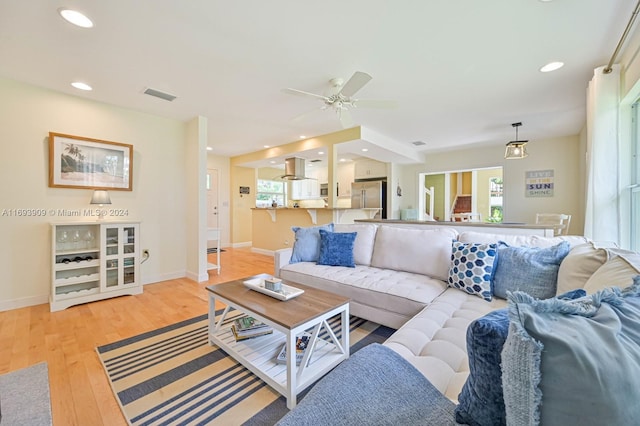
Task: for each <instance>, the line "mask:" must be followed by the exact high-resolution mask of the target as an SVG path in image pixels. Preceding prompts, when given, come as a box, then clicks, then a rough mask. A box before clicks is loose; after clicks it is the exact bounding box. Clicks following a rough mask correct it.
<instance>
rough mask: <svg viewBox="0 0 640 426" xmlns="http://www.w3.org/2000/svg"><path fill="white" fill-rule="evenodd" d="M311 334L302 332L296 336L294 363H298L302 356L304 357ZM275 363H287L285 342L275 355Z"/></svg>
mask: <svg viewBox="0 0 640 426" xmlns="http://www.w3.org/2000/svg"><path fill="white" fill-rule="evenodd" d="M310 338H311V336H309V335H308V334H303V335H302V336H299V337H298V338H296V365H300V363H301V362H302V357H304V353H305V351H306V350H307V346H308V345H309V339H310ZM276 363H278V364H286V363H287V344H286V343H285V344H284V345H282V349H280V352H279V353H278V356H277V357H276Z"/></svg>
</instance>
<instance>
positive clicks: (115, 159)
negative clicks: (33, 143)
mask: <svg viewBox="0 0 640 426" xmlns="http://www.w3.org/2000/svg"><path fill="white" fill-rule="evenodd" d="M49 186H50V187H54V188H78V189H107V190H121V191H131V190H132V188H133V145H127V144H124V143H119V142H109V141H103V140H100V139H91V138H85V137H80V136H72V135H65V134H62V133H54V132H49Z"/></svg>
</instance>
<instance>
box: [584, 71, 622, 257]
mask: <svg viewBox="0 0 640 426" xmlns="http://www.w3.org/2000/svg"><path fill="white" fill-rule="evenodd" d="M603 69H604V67H600V68H596V69H595V70H594V72H593V79H592V80H591V82H589V87H588V88H587V158H586V160H587V165H586V172H587V185H586V187H587V188H586V189H587V194H586V211H585V221H584V222H585V223H584V235H585V236H587V237H589V238H592V239H593V240H595V241H613V242H615V243H617V244H619V243H620V227H619V220H620V217H619V209H618V194H619V174H620V172H619V166H618V164H619V158H618V151H619V148H618V134H619V133H618V123H619V104H620V99H619V97H620V95H619V93H620V68H619V66H617V65H615V66H614V67H613V71H612V72H611V73H609V74H604V73H603Z"/></svg>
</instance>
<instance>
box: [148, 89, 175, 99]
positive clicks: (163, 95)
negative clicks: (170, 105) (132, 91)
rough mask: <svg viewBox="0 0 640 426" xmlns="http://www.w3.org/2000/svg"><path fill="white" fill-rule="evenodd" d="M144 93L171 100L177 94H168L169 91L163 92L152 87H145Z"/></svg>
mask: <svg viewBox="0 0 640 426" xmlns="http://www.w3.org/2000/svg"><path fill="white" fill-rule="evenodd" d="M144 94H145V95H149V96H155V97H156V98H160V99H164V100H165V101H169V102H171V101H173V100H174V99H175V98H176V97H177V96H174V95H170V94H169V93H164V92H161V91H159V90H156V89H152V88H150V87H147V88H146V89H145V91H144Z"/></svg>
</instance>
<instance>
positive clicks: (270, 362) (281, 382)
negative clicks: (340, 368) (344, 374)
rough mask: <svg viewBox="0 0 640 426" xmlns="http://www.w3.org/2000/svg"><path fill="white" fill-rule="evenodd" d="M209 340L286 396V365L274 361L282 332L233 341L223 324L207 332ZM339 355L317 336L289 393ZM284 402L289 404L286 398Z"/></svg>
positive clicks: (324, 370) (335, 361)
mask: <svg viewBox="0 0 640 426" xmlns="http://www.w3.org/2000/svg"><path fill="white" fill-rule="evenodd" d="M209 340H210V341H211V343H213V344H215V345H217V346H219V347H220V348H221V349H223V350H224V351H225V352H227V353H228V354H229V355H231V356H232V357H233V358H234V359H235V360H236V361H238V362H240V363H241V364H242V365H244V366H245V367H247V368H248V369H249V370H251V371H252V372H253V373H254V374H255V375H256V376H258V377H260V378H261V379H262V380H264V381H265V382H267V384H268V385H269V386H271V387H272V388H273V389H275V390H276V391H278V392H279V393H281V394H282V395H284V396H285V397H287V396H288V395H287V393H288V387H287V365H286V364H279V363H277V362H276V361H275V359H276V357H277V356H278V353H279V352H280V350H281V349H282V345H284V344H285V343H286V336H285V335H284V334H283V333H281V332H279V331H277V330H274V331H273V334H267V335H264V336H259V337H254V338H252V339H246V340H241V341H238V342H236V340H235V337H234V335H233V333H232V332H231V329H230V328H229V327H226V328H225V329H222V330H220V331H218V332H216V333H212V334H210V335H209ZM343 359H345V355H344V354H342V353H340V352H339V351H338V350H337V349H336V346H335V345H334V344H332V343H329V342H327V341H326V340H323V339H318V340H317V341H316V345H315V348H314V351H313V353H312V354H311V359H310V360H309V363H308V364H307V367H306V368H304V369H303V370H302V374H300V376H298V377H297V380H296V389H294V392H293V394H294V395H297V394H299V393H300V392H302V391H303V390H305V389H306V388H307V387H308V386H309V385H311V384H312V383H314V382H316V381H317V380H318V379H319V378H320V377H322V376H324V375H325V374H326V373H327V372H329V371H330V370H331V369H332V368H333V367H335V366H336V365H337V364H339V363H340V362H341V361H342V360H343ZM299 369H300V367H299V366H297V370H299ZM287 405H289V403H288V402H287ZM291 408H292V407H291Z"/></svg>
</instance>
